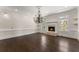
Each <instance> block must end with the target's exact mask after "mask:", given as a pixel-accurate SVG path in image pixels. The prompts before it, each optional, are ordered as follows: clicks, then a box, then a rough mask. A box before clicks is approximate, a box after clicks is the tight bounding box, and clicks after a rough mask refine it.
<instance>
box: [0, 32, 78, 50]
mask: <svg viewBox="0 0 79 59" xmlns="http://www.w3.org/2000/svg"><path fill="white" fill-rule="evenodd" d="M0 51H1V52H63V51H64V52H67V51H70V52H77V51H79V41H78V40H76V39H70V38H64V37H55V36H49V35H46V34H42V33H34V34H30V35H25V36H20V37H15V38H9V39H4V40H0Z"/></svg>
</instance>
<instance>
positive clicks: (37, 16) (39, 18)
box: [34, 7, 44, 24]
mask: <svg viewBox="0 0 79 59" xmlns="http://www.w3.org/2000/svg"><path fill="white" fill-rule="evenodd" d="M37 8H38V13H37V15H35V17H34V22H35V23H37V24H39V23H42V22H44V17H42V16H41V12H40V7H37Z"/></svg>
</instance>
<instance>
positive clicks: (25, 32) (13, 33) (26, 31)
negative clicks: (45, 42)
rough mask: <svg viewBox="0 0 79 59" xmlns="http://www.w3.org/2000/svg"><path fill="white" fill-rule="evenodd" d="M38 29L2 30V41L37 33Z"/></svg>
mask: <svg viewBox="0 0 79 59" xmlns="http://www.w3.org/2000/svg"><path fill="white" fill-rule="evenodd" d="M36 32H37V31H36V29H12V30H11V29H7V30H0V40H3V39H8V38H13V37H18V36H23V35H29V34H32V33H36Z"/></svg>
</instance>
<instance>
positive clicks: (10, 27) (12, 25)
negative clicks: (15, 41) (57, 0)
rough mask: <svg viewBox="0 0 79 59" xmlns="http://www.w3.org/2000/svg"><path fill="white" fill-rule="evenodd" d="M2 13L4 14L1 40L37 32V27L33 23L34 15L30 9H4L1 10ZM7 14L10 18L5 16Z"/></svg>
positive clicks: (0, 18) (1, 17) (1, 20)
mask: <svg viewBox="0 0 79 59" xmlns="http://www.w3.org/2000/svg"><path fill="white" fill-rule="evenodd" d="M30 8H31V7H30ZM15 9H18V11H15ZM32 9H33V8H32ZM0 12H2V14H0V39H5V38H10V37H16V36H20V35H27V34H31V33H35V32H36V29H37V27H36V24H35V23H34V21H33V16H34V14H33V13H32V11H30V10H29V7H3V8H0ZM3 13H4V14H3ZM5 13H6V14H8V16H4V15H5Z"/></svg>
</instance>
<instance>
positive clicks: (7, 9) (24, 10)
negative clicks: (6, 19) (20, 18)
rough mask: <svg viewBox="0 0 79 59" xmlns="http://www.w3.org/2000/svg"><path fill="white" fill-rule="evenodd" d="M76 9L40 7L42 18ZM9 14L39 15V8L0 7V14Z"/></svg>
mask: <svg viewBox="0 0 79 59" xmlns="http://www.w3.org/2000/svg"><path fill="white" fill-rule="evenodd" d="M73 8H75V7H72V6H69V7H64V6H40V9H41V14H42V16H46V15H49V14H54V13H59V12H63V11H67V10H70V9H73ZM2 12H9V13H13V12H16V13H18V14H19V13H20V14H24V13H26V14H32V15H35V14H37V7H35V6H0V13H2Z"/></svg>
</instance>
